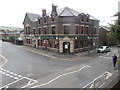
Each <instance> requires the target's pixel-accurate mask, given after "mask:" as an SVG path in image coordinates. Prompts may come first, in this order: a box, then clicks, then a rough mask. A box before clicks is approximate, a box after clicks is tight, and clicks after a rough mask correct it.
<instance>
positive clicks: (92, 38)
mask: <svg viewBox="0 0 120 90" xmlns="http://www.w3.org/2000/svg"><path fill="white" fill-rule="evenodd" d="M23 24H24V33H25V40H24V45H29V46H33V47H35V48H39V49H47V50H49V51H54V52H58V53H77V52H82V51H86V50H88V49H94V48H95V47H97V44H98V30H99V20H97V19H96V18H94V17H93V16H91V15H89V14H84V13H79V12H77V11H75V10H73V9H71V8H68V7H64V8H61V9H58V10H57V7H56V6H54V5H52V11H51V12H50V13H46V10H45V9H43V10H42V15H41V16H40V15H37V14H31V13H26V15H25V19H24V22H23Z"/></svg>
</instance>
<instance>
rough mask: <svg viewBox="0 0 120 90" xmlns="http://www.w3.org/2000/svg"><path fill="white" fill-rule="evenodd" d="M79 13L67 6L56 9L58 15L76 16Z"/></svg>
mask: <svg viewBox="0 0 120 90" xmlns="http://www.w3.org/2000/svg"><path fill="white" fill-rule="evenodd" d="M79 14H80V13H79V12H77V11H75V10H73V9H71V8H69V7H64V8H61V9H58V16H78V15H79Z"/></svg>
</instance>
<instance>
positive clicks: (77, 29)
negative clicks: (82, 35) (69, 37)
mask: <svg viewBox="0 0 120 90" xmlns="http://www.w3.org/2000/svg"><path fill="white" fill-rule="evenodd" d="M78 31H79V27H78V26H76V34H79V32H78Z"/></svg>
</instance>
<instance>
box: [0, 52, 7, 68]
mask: <svg viewBox="0 0 120 90" xmlns="http://www.w3.org/2000/svg"><path fill="white" fill-rule="evenodd" d="M0 58H2V63H1V65H0V67H2V66H4V65H5V64H6V63H7V61H8V60H7V58H6V57H5V56H3V55H2V54H0Z"/></svg>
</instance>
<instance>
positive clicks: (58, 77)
mask: <svg viewBox="0 0 120 90" xmlns="http://www.w3.org/2000/svg"><path fill="white" fill-rule="evenodd" d="M86 67H91V66H89V65H86V66H83V67H82V68H79V69H78V70H74V71H72V72H68V73H64V74H61V75H58V76H57V77H55V78H53V79H52V80H50V81H48V82H46V83H43V84H40V85H36V86H33V87H30V88H37V87H41V86H45V85H47V84H49V83H52V82H53V81H55V80H57V79H58V78H60V77H62V76H66V75H69V74H73V73H76V72H79V71H80V70H82V69H84V68H86Z"/></svg>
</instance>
